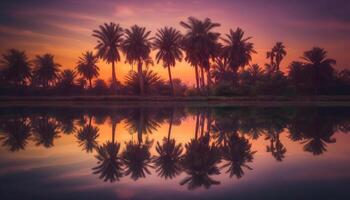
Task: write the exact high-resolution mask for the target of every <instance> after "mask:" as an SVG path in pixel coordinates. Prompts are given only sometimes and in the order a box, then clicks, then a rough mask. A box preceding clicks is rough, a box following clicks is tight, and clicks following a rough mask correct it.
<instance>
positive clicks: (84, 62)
mask: <svg viewBox="0 0 350 200" xmlns="http://www.w3.org/2000/svg"><path fill="white" fill-rule="evenodd" d="M97 62H98V57H97V56H95V55H94V54H93V52H92V51H87V52H85V53H84V54H83V55H82V56H81V57H79V61H78V64H77V66H76V70H77V72H78V73H79V74H80V75H81V76H82V77H83V78H85V79H87V80H89V85H90V88H92V79H93V78H97V77H98V76H99V75H100V73H99V71H100V68H99V67H98V66H97Z"/></svg>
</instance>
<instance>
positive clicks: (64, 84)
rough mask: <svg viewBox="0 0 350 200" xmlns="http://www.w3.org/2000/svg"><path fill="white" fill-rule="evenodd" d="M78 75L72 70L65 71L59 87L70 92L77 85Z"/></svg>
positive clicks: (61, 75)
mask: <svg viewBox="0 0 350 200" xmlns="http://www.w3.org/2000/svg"><path fill="white" fill-rule="evenodd" d="M75 78H76V73H75V71H73V70H71V69H65V70H64V71H62V72H61V74H60V78H59V86H60V87H61V88H62V89H64V90H66V91H67V90H70V89H72V88H73V87H75V86H76V84H75Z"/></svg>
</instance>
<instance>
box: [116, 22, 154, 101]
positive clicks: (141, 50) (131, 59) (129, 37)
mask: <svg viewBox="0 0 350 200" xmlns="http://www.w3.org/2000/svg"><path fill="white" fill-rule="evenodd" d="M150 33H151V31H146V28H145V27H139V26H137V25H134V26H132V27H131V28H130V29H126V30H125V34H126V36H125V37H126V38H125V40H124V42H123V48H122V50H123V52H124V54H125V56H126V58H125V59H126V62H128V63H129V64H131V65H134V64H137V73H138V77H139V84H140V94H141V95H144V94H145V93H144V80H143V79H144V77H143V75H142V72H143V69H142V66H143V64H146V65H147V63H150V61H151V60H152V59H151V58H150V52H151V39H150V38H149V35H150Z"/></svg>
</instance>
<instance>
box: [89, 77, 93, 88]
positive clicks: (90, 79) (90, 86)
mask: <svg viewBox="0 0 350 200" xmlns="http://www.w3.org/2000/svg"><path fill="white" fill-rule="evenodd" d="M89 84H90V89H92V82H91V78H90V79H89Z"/></svg>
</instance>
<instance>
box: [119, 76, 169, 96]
mask: <svg viewBox="0 0 350 200" xmlns="http://www.w3.org/2000/svg"><path fill="white" fill-rule="evenodd" d="M142 77H143V87H144V93H145V94H149V93H151V91H152V89H153V88H154V87H155V86H156V85H157V84H158V83H161V82H163V80H162V79H161V78H160V76H159V75H158V74H157V73H156V72H154V71H152V70H143V72H142ZM125 85H126V86H127V87H128V88H129V89H130V91H131V92H132V93H134V94H141V88H140V79H139V76H138V73H136V72H134V71H130V72H129V73H128V74H127V75H126V76H125Z"/></svg>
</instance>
